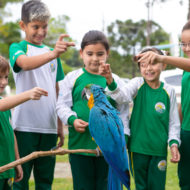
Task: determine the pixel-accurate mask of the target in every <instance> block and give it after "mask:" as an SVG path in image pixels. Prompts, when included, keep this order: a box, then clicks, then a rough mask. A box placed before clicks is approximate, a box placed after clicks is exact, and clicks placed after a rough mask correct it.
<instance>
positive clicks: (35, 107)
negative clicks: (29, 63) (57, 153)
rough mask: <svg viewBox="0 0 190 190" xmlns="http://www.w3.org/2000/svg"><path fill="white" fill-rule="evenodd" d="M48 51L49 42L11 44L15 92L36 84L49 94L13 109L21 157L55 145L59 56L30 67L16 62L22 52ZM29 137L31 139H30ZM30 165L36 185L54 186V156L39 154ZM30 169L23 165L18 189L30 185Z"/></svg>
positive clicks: (45, 189)
mask: <svg viewBox="0 0 190 190" xmlns="http://www.w3.org/2000/svg"><path fill="white" fill-rule="evenodd" d="M49 51H51V49H50V48H49V47H48V46H45V45H34V44H31V43H29V42H27V41H21V42H20V43H13V44H12V45H11V46H10V50H9V52H10V63H11V67H12V69H13V74H14V79H15V84H16V94H19V93H21V92H24V91H26V90H29V89H32V88H34V87H36V86H37V87H40V88H43V89H45V90H46V91H48V96H47V97H45V96H43V97H41V98H40V100H38V101H36V100H30V101H27V102H25V103H23V104H21V105H19V106H17V107H16V108H15V110H14V114H13V128H14V130H15V131H16V133H15V134H16V136H17V141H18V147H19V153H20V156H21V157H23V156H26V155H27V154H30V153H31V152H32V151H38V150H44V151H45V150H49V149H50V148H52V147H54V146H55V145H56V140H57V114H56V82H58V81H60V80H62V79H63V78H64V73H63V70H62V66H61V62H60V59H59V58H58V59H54V60H52V61H50V62H48V63H46V64H44V65H42V66H40V67H38V68H36V69H32V70H27V71H24V70H22V68H20V67H19V66H18V65H17V64H16V60H17V58H18V57H19V56H20V55H26V56H28V57H29V56H37V55H42V54H44V53H47V52H49ZM49 136H51V140H48V137H49ZM28 137H29V138H28ZM29 139H32V140H30V141H28V140H29ZM23 145H25V146H23ZM31 147H32V148H31ZM34 147H35V148H34ZM31 165H34V174H35V185H36V189H41V190H43V189H44V190H47V189H51V184H52V182H53V172H54V166H55V158H53V159H49V158H48V157H46V158H43V159H40V158H38V159H37V160H36V161H35V162H34V163H33V164H31ZM31 170H32V167H31V166H28V165H27V164H24V165H23V171H24V177H23V180H21V181H20V182H18V183H15V185H14V189H15V190H17V189H22V188H23V189H28V180H29V177H30V173H31ZM48 174H49V175H48Z"/></svg>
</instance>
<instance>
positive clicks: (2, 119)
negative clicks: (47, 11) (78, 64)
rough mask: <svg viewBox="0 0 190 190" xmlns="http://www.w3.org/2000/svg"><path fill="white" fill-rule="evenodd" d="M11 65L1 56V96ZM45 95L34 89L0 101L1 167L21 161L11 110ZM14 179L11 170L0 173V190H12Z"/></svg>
mask: <svg viewBox="0 0 190 190" xmlns="http://www.w3.org/2000/svg"><path fill="white" fill-rule="evenodd" d="M9 69H10V67H9V63H8V62H7V61H6V59H5V58H3V57H2V56H0V94H2V93H3V91H4V89H5V87H6V85H7V84H8V74H9ZM42 95H44V96H47V92H46V91H44V90H43V89H41V88H34V89H32V90H29V91H26V92H23V93H21V94H18V95H15V96H12V97H7V98H3V99H0V142H1V144H0V150H1V156H0V165H1V166H3V165H5V164H8V163H10V162H12V161H14V160H15V159H19V153H18V148H17V142H16V137H15V135H14V132H13V129H12V127H11V124H10V122H9V120H10V118H11V112H10V110H9V109H11V108H13V107H15V106H17V105H19V104H21V103H23V102H26V101H27V100H30V99H32V100H38V99H40V97H41V96H42ZM15 169H16V176H15V182H18V181H20V180H21V179H22V176H23V173H22V168H21V166H20V165H18V166H16V168H15ZM13 178H14V170H13V169H10V170H7V171H5V172H3V173H0V189H1V190H4V189H6V190H11V189H12V182H13Z"/></svg>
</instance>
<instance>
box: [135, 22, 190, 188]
mask: <svg viewBox="0 0 190 190" xmlns="http://www.w3.org/2000/svg"><path fill="white" fill-rule="evenodd" d="M180 46H181V48H182V50H183V52H184V53H185V54H186V56H187V57H188V58H178V57H170V56H161V55H157V54H154V53H152V52H148V53H144V54H140V55H138V56H137V58H138V59H139V61H140V62H143V61H144V60H146V61H147V62H149V63H153V62H162V63H166V64H169V65H173V66H175V67H179V68H181V69H183V70H184V73H183V78H182V92H181V106H180V109H179V113H180V119H181V146H180V154H181V159H180V162H179V165H178V176H179V184H180V188H181V190H187V189H190V180H189V170H190V162H189V160H190V149H189V143H190V125H189V123H190V117H189V108H190V96H189V94H190V85H189V81H190V60H189V58H190V21H188V22H187V23H186V24H185V25H184V27H183V29H182V33H181V43H180Z"/></svg>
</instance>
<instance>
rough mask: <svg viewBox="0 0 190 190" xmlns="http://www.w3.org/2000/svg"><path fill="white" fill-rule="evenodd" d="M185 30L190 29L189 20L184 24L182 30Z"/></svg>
mask: <svg viewBox="0 0 190 190" xmlns="http://www.w3.org/2000/svg"><path fill="white" fill-rule="evenodd" d="M184 30H190V21H188V22H187V23H186V24H185V25H184V26H183V28H182V32H183V31H184Z"/></svg>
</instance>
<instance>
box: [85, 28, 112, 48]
mask: <svg viewBox="0 0 190 190" xmlns="http://www.w3.org/2000/svg"><path fill="white" fill-rule="evenodd" d="M97 43H101V44H102V45H103V46H104V47H105V49H106V51H109V48H110V47H109V42H108V39H107V38H106V36H105V35H104V33H103V32H100V31H98V30H90V31H89V32H87V33H86V34H85V35H84V37H83V39H82V42H81V49H82V50H83V49H84V48H85V46H87V45H90V44H97Z"/></svg>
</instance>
